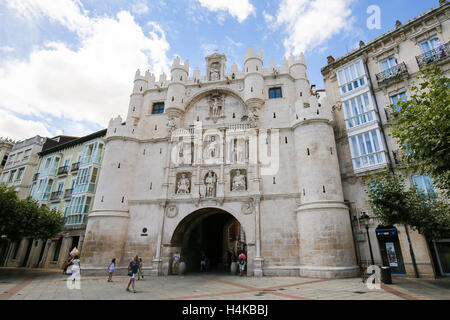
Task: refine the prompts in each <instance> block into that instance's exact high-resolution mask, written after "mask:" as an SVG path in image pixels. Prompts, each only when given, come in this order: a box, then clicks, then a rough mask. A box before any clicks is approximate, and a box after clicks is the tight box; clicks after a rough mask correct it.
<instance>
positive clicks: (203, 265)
mask: <svg viewBox="0 0 450 320" xmlns="http://www.w3.org/2000/svg"><path fill="white" fill-rule="evenodd" d="M202 271H206V256H205V254H202V260H201V261H200V272H202Z"/></svg>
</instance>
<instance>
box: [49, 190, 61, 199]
mask: <svg viewBox="0 0 450 320" xmlns="http://www.w3.org/2000/svg"><path fill="white" fill-rule="evenodd" d="M61 196H62V191H55V192H52V195H51V196H50V201H55V200H59V199H61Z"/></svg>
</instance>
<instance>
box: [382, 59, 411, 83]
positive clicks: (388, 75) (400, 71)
mask: <svg viewBox="0 0 450 320" xmlns="http://www.w3.org/2000/svg"><path fill="white" fill-rule="evenodd" d="M407 76H408V70H407V69H406V64H405V63H404V62H402V63H399V64H397V65H396V66H393V67H392V68H389V69H386V70H384V71H382V72H380V73H377V74H376V78H377V82H378V86H380V87H381V86H385V85H388V84H389V83H391V82H394V81H397V80H400V79H403V78H405V77H407Z"/></svg>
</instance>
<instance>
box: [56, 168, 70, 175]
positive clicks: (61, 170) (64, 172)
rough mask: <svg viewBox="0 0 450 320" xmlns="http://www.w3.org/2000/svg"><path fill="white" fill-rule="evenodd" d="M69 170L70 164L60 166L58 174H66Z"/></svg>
mask: <svg viewBox="0 0 450 320" xmlns="http://www.w3.org/2000/svg"><path fill="white" fill-rule="evenodd" d="M68 172H69V166H62V167H59V168H58V176H61V175H65V174H67V173H68Z"/></svg>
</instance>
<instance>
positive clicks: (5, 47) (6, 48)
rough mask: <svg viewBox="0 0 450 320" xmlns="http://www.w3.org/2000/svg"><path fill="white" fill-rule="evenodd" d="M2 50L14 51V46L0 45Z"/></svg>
mask: <svg viewBox="0 0 450 320" xmlns="http://www.w3.org/2000/svg"><path fill="white" fill-rule="evenodd" d="M0 51H2V52H13V51H14V48H12V47H8V46H3V47H0Z"/></svg>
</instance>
